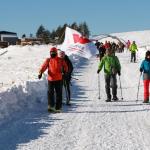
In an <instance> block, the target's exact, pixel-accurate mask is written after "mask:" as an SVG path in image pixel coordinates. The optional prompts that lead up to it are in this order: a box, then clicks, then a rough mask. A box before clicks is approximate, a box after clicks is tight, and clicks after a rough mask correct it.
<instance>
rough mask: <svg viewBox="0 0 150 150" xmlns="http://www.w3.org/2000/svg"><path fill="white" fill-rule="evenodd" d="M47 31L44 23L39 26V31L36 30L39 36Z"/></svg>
mask: <svg viewBox="0 0 150 150" xmlns="http://www.w3.org/2000/svg"><path fill="white" fill-rule="evenodd" d="M44 32H45V28H44V26H43V25H40V27H39V28H38V30H37V32H36V37H37V38H42V37H43V34H44Z"/></svg>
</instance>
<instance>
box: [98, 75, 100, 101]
mask: <svg viewBox="0 0 150 150" xmlns="http://www.w3.org/2000/svg"><path fill="white" fill-rule="evenodd" d="M100 94H101V93H100V75H99V74H98V99H100V98H101V97H100Z"/></svg>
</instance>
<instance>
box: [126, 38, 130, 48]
mask: <svg viewBox="0 0 150 150" xmlns="http://www.w3.org/2000/svg"><path fill="white" fill-rule="evenodd" d="M126 45H127V49H128V50H129V48H130V45H131V42H130V40H128V41H127V43H126Z"/></svg>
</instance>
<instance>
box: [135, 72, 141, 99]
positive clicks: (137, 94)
mask: <svg viewBox="0 0 150 150" xmlns="http://www.w3.org/2000/svg"><path fill="white" fill-rule="evenodd" d="M141 75H142V72H141V73H140V77H139V81H138V90H137V99H136V102H137V101H138V99H139V88H140V79H141Z"/></svg>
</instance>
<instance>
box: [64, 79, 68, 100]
mask: <svg viewBox="0 0 150 150" xmlns="http://www.w3.org/2000/svg"><path fill="white" fill-rule="evenodd" d="M64 87H65V93H66V99H67V102H69V94H68V91H67V83H66V80H65V79H64Z"/></svg>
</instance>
